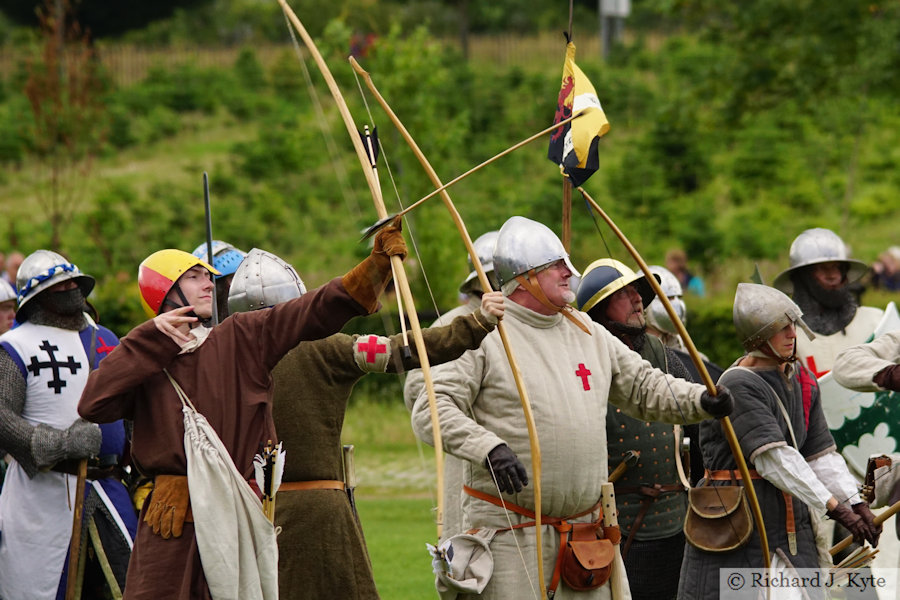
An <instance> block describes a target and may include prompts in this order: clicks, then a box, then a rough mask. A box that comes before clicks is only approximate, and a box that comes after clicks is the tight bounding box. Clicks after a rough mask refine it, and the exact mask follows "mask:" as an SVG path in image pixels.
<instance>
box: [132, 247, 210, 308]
mask: <svg viewBox="0 0 900 600" xmlns="http://www.w3.org/2000/svg"><path fill="white" fill-rule="evenodd" d="M198 265H199V266H201V267H203V268H204V269H206V270H207V271H209V272H210V273H212V274H213V275H218V274H219V271H217V270H216V269H215V268H213V266H212V265H210V264H209V263H207V262H205V261H203V260H200V259H199V258H197V257H196V256H194V255H193V254H189V253H187V252H185V251H183V250H174V249H171V248H169V249H166V250H159V251H158V252H154V253H153V254H151V255H150V256H148V257H147V258H145V259H144V261H143V262H142V263H141V265H140V266H139V267H138V288H139V289H140V292H141V306H143V307H144V312H145V313H147V316H148V317H150V318H151V319H152V318H153V317H155V316H157V315H158V314H159V313H160V310H161V309H162V306H163V302H164V301H165V299H166V296H168V295H169V291H171V289H172V287H173V286H174V285H175V282H177V281H178V278H179V277H181V276H182V275H184V273H185V272H186V271H188V270H189V269H190V268H191V267H196V266H198Z"/></svg>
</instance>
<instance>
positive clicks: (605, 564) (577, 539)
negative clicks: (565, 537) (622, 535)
mask: <svg viewBox="0 0 900 600" xmlns="http://www.w3.org/2000/svg"><path fill="white" fill-rule="evenodd" d="M603 531H604V530H603V528H602V527H600V526H599V525H598V524H596V523H573V524H572V531H571V532H570V534H569V541H568V542H567V543H566V549H565V551H564V553H563V559H562V565H561V569H562V573H561V575H562V580H563V581H565V582H566V585H567V586H569V587H570V588H572V589H573V590H576V591H579V592H583V591H587V590H593V589H597V588H598V587H600V586H601V585H603V584H604V583H606V582H607V581H608V580H609V577H610V575H611V574H612V562H613V558H615V547H614V546H613V540H611V539H609V537H611V536H608V537H604V538H601V537H599V535H598V532H599V533H601V534H602V532H603ZM616 531H618V529H616ZM615 541H618V540H615Z"/></svg>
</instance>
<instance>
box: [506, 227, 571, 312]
mask: <svg viewBox="0 0 900 600" xmlns="http://www.w3.org/2000/svg"><path fill="white" fill-rule="evenodd" d="M558 260H563V261H565V263H566V267H568V269H569V270H570V271H571V272H572V275H575V276H579V275H580V273H579V272H578V270H577V269H575V267H574V266H573V265H572V262H571V261H570V260H569V253H568V252H566V249H565V248H564V247H563V245H562V242H561V241H559V238H558V237H556V234H555V233H553V232H552V231H551V230H550V228H549V227H547V226H546V225H544V224H543V223H538V222H537V221H532V220H531V219H526V218H525V217H510V218H509V219H508V220H507V221H506V223H504V224H503V227H501V228H500V232H499V233H498V234H497V245H496V246H495V247H494V260H493V263H494V274H496V276H497V283H499V284H500V287H501V289H502V290H503V293H504V294H505V295H509V294H510V293H512V291H513V290H514V289H515V288H514V287H512V286H513V282H515V280H516V277H518V276H519V275H524V274H526V273H528V272H529V271H530V270H532V269H534V270H535V271H540V270H541V268H542V267H547V266H549V265H551V264H553V263H555V262H556V261H558Z"/></svg>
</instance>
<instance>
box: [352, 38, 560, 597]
mask: <svg viewBox="0 0 900 600" xmlns="http://www.w3.org/2000/svg"><path fill="white" fill-rule="evenodd" d="M350 64H351V65H352V66H353V70H354V71H356V72H357V73H358V74H359V75H361V76H362V77H363V79H364V80H365V82H366V86H367V87H368V88H369V90H370V91H371V92H372V94H373V95H374V96H375V98H376V99H377V100H378V103H379V104H380V105H381V108H382V109H383V110H384V112H385V113H386V114H387V115H388V117H389V118H390V120H391V122H392V123H393V124H394V126H395V127H397V130H398V131H399V132H400V135H402V136H403V139H404V140H405V141H406V143H407V144H408V145H409V147H410V148H411V149H412V151H413V153H414V154H415V155H416V158H417V159H418V161H419V163H420V164H421V165H422V168H424V169H425V172H426V173H427V174H428V177H429V179H431V182H432V183H433V184H434V185H435V186H436V187H437V190H436V191H435V192H434V193H433V194H432V195H434V194H437V193H440V194H441V198H442V199H443V201H444V205H445V206H446V207H447V210H448V211H450V215H451V216H452V217H453V222H454V223H455V224H456V228H457V230H458V231H459V234H460V237H462V240H463V243H464V244H465V246H466V251H467V252H468V253H469V257H470V258H471V259H472V265H473V267H474V268H475V272H476V273H477V274H478V280H479V282H481V286H482V289H485V290H490V289H491V284H490V281H489V280H488V278H487V274H486V273H485V272H484V267H483V266H482V264H481V261H480V260H479V259H478V253H477V252H475V246H474V245H473V244H472V238H471V236H470V235H469V231H468V230H467V229H466V226H465V223H463V220H462V217H461V216H460V214H459V212H458V211H457V210H456V206H454V204H453V201H452V200H451V199H450V195H449V194H448V193H447V192H446V187H447V186H443V185H442V184H441V180H440V178H439V177H438V175H437V173H436V172H435V170H434V168H433V167H432V166H431V163H429V162H428V159H427V158H425V154H424V153H423V152H422V150H421V149H420V148H419V146H418V144H416V141H415V140H414V139H413V137H412V136H411V135H410V133H409V131H407V129H406V127H405V126H404V125H403V123H402V122H401V121H400V119H399V118H398V117H397V115H396V114H395V113H394V111H393V110H392V109H391V107H390V105H388V103H387V101H386V100H385V99H384V97H383V96H382V95H381V93H379V91H378V89H377V88H376V87H375V84H374V83H373V82H372V78H371V77H370V76H369V73H368V72H367V71H366V70H365V69H363V68H362V67H361V66H360V65H359V63H358V62H356V59H355V58H353V57H352V56H351V57H350ZM572 118H575V117H572ZM558 125H559V124H558ZM545 132H546V130H545ZM543 133H544V132H542V133H541V135H542V134H543ZM532 137H534V136H532ZM509 151H512V150H509ZM501 154H502V153H501ZM498 156H499V155H498ZM457 180H459V177H457V179H456V180H454V181H457ZM407 210H409V209H407ZM497 331H498V332H499V333H500V340H501V341H502V342H503V348H504V350H505V351H506V358H507V360H508V361H509V366H510V368H511V369H512V374H513V378H514V379H515V381H516V389H517V390H518V392H519V399H520V400H521V404H522V411H523V413H524V415H525V423H526V425H527V426H528V441H529V444H530V449H531V468H532V472H533V481H534V504H535V507H534V512H535V515H536V517H535V543H536V546H537V563H538V579H539V587H540V591H541V597H542V598H546V597H547V590H546V586H545V584H544V559H543V548H542V534H541V449H540V443H539V441H538V436H537V425H536V424H535V421H534V414H533V413H532V410H531V402H530V401H529V400H528V392H527V391H526V390H525V384H524V382H523V381H522V375H521V372H520V371H519V367H518V365H517V364H516V359H515V356H514V355H513V352H512V346H511V345H510V343H509V338H508V337H507V334H506V329H505V328H504V326H503V320H502V319H501V320H500V321H498V323H497Z"/></svg>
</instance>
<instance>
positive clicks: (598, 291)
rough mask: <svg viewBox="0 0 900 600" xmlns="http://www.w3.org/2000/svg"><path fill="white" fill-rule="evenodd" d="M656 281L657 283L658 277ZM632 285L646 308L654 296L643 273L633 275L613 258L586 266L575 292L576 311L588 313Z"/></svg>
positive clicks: (602, 259) (633, 273)
mask: <svg viewBox="0 0 900 600" xmlns="http://www.w3.org/2000/svg"><path fill="white" fill-rule="evenodd" d="M656 279H657V281H659V277H656ZM632 283H633V284H634V286H635V288H636V289H637V292H638V294H640V295H641V300H642V301H643V303H644V308H646V307H647V305H648V304H650V301H651V300H653V298H654V297H655V296H656V295H655V294H654V292H653V288H652V287H650V283H648V282H647V279H646V277H644V273H643V272H641V273H635V272H634V271H632V270H631V269H629V268H628V267H626V266H625V265H624V264H623V263H621V262H619V261H617V260H615V259H613V258H601V259H600V260H595V261H594V262H592V263H591V264H589V265H588V266H587V268H586V269H585V270H584V275H582V276H581V282H580V283H579V284H578V289H577V290H576V291H575V304H576V306H578V310H580V311H583V312H588V311H589V310H591V309H592V308H594V307H595V306H597V305H598V304H599V303H600V302H602V301H603V300H604V299H606V298H609V297H610V296H612V295H613V294H614V293H615V292H617V291H619V290H621V289H622V288H624V287H625V286H627V285H628V284H632Z"/></svg>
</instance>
